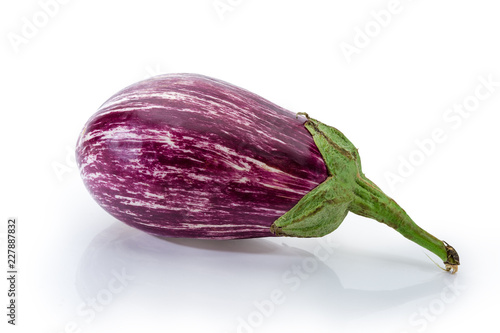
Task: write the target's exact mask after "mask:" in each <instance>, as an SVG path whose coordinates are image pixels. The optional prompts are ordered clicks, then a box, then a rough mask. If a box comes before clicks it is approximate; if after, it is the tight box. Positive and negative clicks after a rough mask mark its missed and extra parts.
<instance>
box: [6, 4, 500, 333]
mask: <svg viewBox="0 0 500 333" xmlns="http://www.w3.org/2000/svg"><path fill="white" fill-rule="evenodd" d="M42 2H43V3H47V2H50V1H48V0H46V1H43V0H42ZM221 2H223V3H232V5H231V6H232V7H231V8H232V10H229V11H227V12H226V13H225V14H224V20H221V19H220V18H219V16H218V14H217V12H216V10H215V9H214V7H213V3H214V1H212V0H210V1H170V0H169V1H164V2H162V3H161V4H159V3H158V2H157V1H152V0H146V1H141V2H140V3H139V2H123V1H121V2H120V1H106V2H99V1H85V2H81V1H71V2H68V3H67V4H64V5H62V4H61V5H59V7H57V11H56V9H55V8H56V7H51V8H52V12H51V13H52V16H50V17H49V16H48V14H47V18H48V19H47V22H46V23H45V24H43V23H44V21H37V22H38V24H39V25H40V27H39V28H38V29H37V30H36V32H34V31H32V35H30V37H29V38H25V39H26V43H22V44H19V47H13V45H12V43H11V41H9V38H11V37H9V36H12V34H18V35H19V34H23V24H25V23H24V22H25V20H24V19H23V18H26V19H27V20H28V21H30V22H32V21H33V20H34V17H35V19H36V20H43V18H44V16H43V15H42V14H39V13H40V11H43V10H49V11H50V9H42V7H41V5H40V3H39V2H37V1H31V0H30V1H18V2H15V3H13V2H3V3H2V4H1V5H0V22H1V32H2V36H4V38H3V39H2V40H3V42H2V43H0V48H1V52H2V53H1V54H2V55H1V57H2V58H1V59H2V61H1V62H0V72H1V73H2V75H0V85H1V86H0V87H1V91H2V92H3V93H2V95H1V96H2V98H1V99H0V109H1V110H2V129H1V130H0V142H1V146H0V149H1V155H0V156H1V162H0V170H1V172H0V184H1V185H2V186H1V188H0V218H1V219H2V221H5V220H6V219H7V217H8V216H17V217H18V218H19V242H18V246H19V251H18V267H19V281H18V282H19V284H18V291H19V296H18V304H19V308H18V326H16V327H12V326H10V325H8V324H7V323H6V316H5V314H4V313H5V312H6V310H2V312H1V313H0V314H1V316H0V318H3V319H1V323H0V325H1V327H2V328H1V331H2V332H9V333H10V332H18V331H20V332H35V331H36V332H47V333H48V332H57V333H62V332H97V333H100V332H113V331H117V332H119V331H121V332H137V331H141V332H165V331H169V332H216V333H220V332H242V333H249V332H255V333H261V332H306V331H307V332H317V333H319V332H332V331H339V332H363V333H365V332H370V333H372V332H375V333H377V332H381V333H382V332H383V333H388V332H389V333H392V332H394V333H404V332H406V333H421V332H471V331H473V332H476V331H477V332H480V331H485V332H488V331H491V327H496V326H497V316H498V311H499V310H500V308H499V306H498V301H497V298H498V296H500V287H499V284H498V282H497V281H498V276H499V273H500V269H499V265H498V255H499V253H500V245H499V242H498V235H499V234H500V227H499V225H500V224H499V222H500V221H499V218H498V214H497V212H496V210H497V209H496V208H497V207H498V202H499V199H500V196H499V194H498V188H499V187H500V180H499V178H498V177H497V176H496V172H497V170H500V161H499V159H498V143H499V142H500V135H499V134H498V124H499V123H500V113H499V112H498V110H499V107H500V83H499V82H500V65H499V62H498V59H500V44H499V43H498V33H497V32H498V31H500V21H499V20H498V10H499V9H500V8H499V7H498V5H497V4H496V3H494V2H491V1H475V2H457V1H442V2H439V3H438V4H437V3H435V2H431V1H411V2H410V1H401V2H400V6H401V8H400V10H399V11H398V12H397V14H393V15H392V16H391V20H390V22H389V23H387V26H385V27H382V28H381V29H380V31H379V32H378V34H375V33H374V36H373V37H371V38H370V42H369V43H367V44H366V45H365V46H363V47H362V48H359V53H356V54H354V55H352V57H351V58H350V59H351V62H348V61H347V58H346V57H345V56H344V54H343V53H342V51H341V45H344V44H342V43H343V42H345V43H353V42H354V40H355V39H356V38H362V37H356V36H357V35H356V34H357V31H358V30H357V28H360V29H364V28H365V27H366V26H368V27H370V26H374V24H373V23H371V22H376V20H375V18H374V16H373V14H370V12H371V11H375V12H376V13H381V12H380V11H381V10H385V9H387V10H388V8H389V6H392V5H390V3H394V2H390V1H387V2H383V1H382V2H377V3H374V2H371V1H361V2H359V1H358V2H355V3H352V4H351V3H347V2H345V1H342V2H340V1H336V2H332V1H316V2H311V3H305V2H304V1H284V0H283V1H273V2H269V1H268V2H262V1H260V2H259V1H225V0H222V1H221ZM50 3H53V1H52V2H50ZM44 8H47V7H44ZM396 11H397V10H396ZM374 27H375V26H374ZM25 29H28V30H29V28H25ZM24 33H27V31H24ZM375 35H376V36H375ZM358 42H360V40H358ZM16 49H18V52H16ZM164 72H195V73H201V74H205V75H210V76H213V77H217V78H220V79H223V80H225V81H228V82H231V83H233V84H236V85H239V86H241V87H243V88H246V89H248V90H251V91H253V92H255V93H257V94H259V95H261V96H263V97H265V98H267V99H269V100H271V101H273V102H274V103H276V104H278V105H280V106H282V107H285V108H287V109H290V110H292V111H296V112H308V113H309V114H310V115H311V116H313V117H315V118H316V119H319V120H321V121H323V122H324V123H327V124H330V125H333V126H335V127H337V128H339V129H340V130H342V131H343V132H344V133H345V134H346V136H347V137H348V138H349V139H350V140H351V141H352V142H353V143H355V144H356V145H357V147H359V152H360V155H361V158H362V162H363V168H364V170H365V174H366V175H367V176H368V177H369V178H370V179H371V180H373V181H374V182H375V183H377V184H378V185H379V186H380V187H381V188H382V189H384V191H386V192H387V194H389V195H391V196H392V197H393V198H394V199H396V201H398V203H399V204H400V205H401V206H402V207H403V208H405V209H406V211H407V212H408V213H409V215H410V216H412V217H413V219H414V220H415V221H416V222H417V223H418V224H419V225H421V226H422V227H423V228H425V229H426V230H428V231H429V232H431V233H432V234H434V235H436V236H437V237H439V238H443V239H444V240H446V241H448V242H449V243H450V244H451V245H453V246H454V247H455V248H456V249H457V251H458V253H459V254H460V258H461V262H462V265H461V267H460V269H459V272H458V273H457V274H456V275H453V276H452V275H450V274H448V273H445V272H443V271H441V270H440V269H439V268H437V267H436V266H435V265H434V264H433V263H432V262H431V261H430V260H429V259H428V258H427V257H426V254H428V252H426V251H424V250H422V249H421V248H420V247H419V246H417V245H415V244H413V243H411V242H410V241H408V240H406V239H404V238H403V237H401V236H400V235H399V234H397V233H396V232H394V231H393V230H391V229H389V228H388V227H386V226H384V225H381V224H379V223H377V222H375V221H371V220H367V219H364V218H361V217H357V216H354V215H352V214H350V215H348V216H347V218H346V220H345V221H344V223H343V224H342V225H341V226H340V228H339V229H338V230H337V231H335V232H334V233H333V234H331V235H329V236H327V237H325V238H324V239H289V238H279V239H278V238H277V239H252V240H240V241H201V240H187V239H177V240H175V239H170V240H165V239H159V238H156V237H153V236H149V235H147V234H144V233H141V232H139V231H136V230H133V229H131V228H129V227H127V226H125V225H123V224H121V223H119V222H117V221H116V220H114V219H113V218H112V217H111V216H109V215H108V214H107V213H105V212H104V211H103V210H102V209H101V208H100V207H99V206H98V205H97V204H96V203H95V202H94V201H93V200H92V198H91V197H90V196H89V194H88V193H87V191H86V190H85V188H84V186H83V184H82V182H81V180H80V178H79V176H78V172H77V170H76V167H75V164H74V157H73V149H74V146H75V144H76V140H77V138H78V135H79V134H80V131H81V129H82V127H83V124H84V123H85V121H86V120H87V119H88V118H89V117H90V115H91V114H93V113H94V112H95V110H97V108H98V107H99V106H100V104H101V103H103V102H104V101H105V100H106V99H107V98H108V97H110V96H111V95H112V94H114V93H115V92H117V91H118V90H119V89H121V88H123V87H125V86H126V85H128V84H130V83H133V82H135V81H138V80H141V79H143V78H145V77H148V76H150V75H152V74H160V73H164ZM488 80H490V81H491V82H490V83H485V81H488ZM476 100H477V103H476V102H475V101H476ZM467 103H468V106H467ZM475 103H476V104H475ZM467 108H469V109H470V111H467ZM429 140H433V142H434V144H433V145H432V144H430V143H429ZM425 143H427V146H426V145H425ZM422 147H423V148H422ZM409 160H412V161H413V162H412V164H411V165H408V163H409V162H405V161H409ZM388 173H392V175H393V176H394V175H396V176H399V177H400V179H399V180H400V182H397V183H392V185H391V182H390V181H389V180H388V178H387V176H388ZM0 225H2V227H1V229H0V236H1V237H0V241H1V244H0V245H1V246H2V249H5V246H6V239H5V230H6V229H5V227H4V226H5V224H4V222H2V223H1V224H0ZM0 252H1V253H4V254H2V255H1V256H0V262H1V267H2V273H1V274H6V273H5V271H6V269H5V263H6V256H5V251H4V250H2V251H0ZM429 255H430V256H431V258H432V259H433V260H437V258H436V257H434V256H432V255H431V254H429ZM2 276H4V275H2ZM0 281H2V282H1V283H0V295H2V296H1V297H0V298H1V299H0V304H6V302H7V297H6V291H7V284H6V279H5V278H4V277H2V278H1V279H0ZM2 308H4V307H2Z"/></svg>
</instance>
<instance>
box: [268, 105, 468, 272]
mask: <svg viewBox="0 0 500 333" xmlns="http://www.w3.org/2000/svg"><path fill="white" fill-rule="evenodd" d="M303 115H305V117H306V118H307V121H306V122H305V123H304V127H305V128H306V129H307V130H308V131H309V133H311V135H312V137H313V139H314V142H315V143H316V146H317V147H318V149H319V151H320V153H321V156H322V157H323V160H324V161H325V166H326V168H327V171H328V177H327V179H326V180H325V181H324V182H323V183H321V184H319V185H318V186H317V187H316V188H314V189H313V190H312V191H311V192H309V193H308V194H306V195H305V196H304V197H303V198H302V199H301V200H300V201H299V202H298V203H297V204H296V205H295V206H294V207H293V208H292V209H290V210H289V211H288V212H286V213H285V214H283V215H282V216H281V217H279V218H278V219H277V220H276V221H274V223H273V225H272V226H271V232H272V233H274V234H276V235H280V236H294V237H321V236H323V235H326V234H328V233H330V232H332V231H333V230H335V229H337V227H338V226H339V225H340V224H341V223H342V221H343V220H344V218H345V216H346V215H347V213H348V212H349V211H351V212H353V213H355V214H358V215H362V216H366V217H369V218H372V219H375V220H377V221H379V222H382V223H385V224H387V225H388V226H390V227H392V228H394V229H395V230H396V231H398V232H399V233H401V234H402V235H403V236H404V237H406V238H408V239H409V240H411V241H413V242H415V243H417V244H419V245H421V246H423V247H424V248H426V249H428V250H429V251H431V252H432V253H434V254H436V255H437V256H438V257H439V258H441V259H442V260H443V261H444V263H445V265H446V270H447V271H450V270H451V271H452V273H454V272H456V271H457V268H458V265H459V264H460V261H459V258H458V254H457V252H456V251H455V249H454V248H453V247H451V246H450V245H448V243H446V242H444V241H442V240H439V239H437V238H436V237H434V236H432V235H431V234H429V233H428V232H427V231H425V230H424V229H422V228H420V227H419V226H418V225H416V224H415V222H413V220H412V219H411V218H410V217H409V216H408V214H406V212H405V211H404V210H403V208H401V207H400V206H399V205H398V204H397V203H396V202H395V201H394V200H392V199H391V198H389V197H388V196H387V195H385V194H384V192H382V190H380V189H379V188H378V187H377V185H375V184H374V183H373V182H371V181H370V180H369V179H367V178H366V177H365V176H364V174H363V172H362V170H361V161H360V157H359V153H358V150H357V149H356V147H355V146H354V145H353V144H352V143H351V141H349V139H347V138H346V137H345V135H344V134H342V133H341V132H340V131H339V130H337V129H336V128H334V127H331V126H328V125H325V124H323V123H322V122H320V121H317V120H315V119H312V118H309V116H308V115H307V114H303Z"/></svg>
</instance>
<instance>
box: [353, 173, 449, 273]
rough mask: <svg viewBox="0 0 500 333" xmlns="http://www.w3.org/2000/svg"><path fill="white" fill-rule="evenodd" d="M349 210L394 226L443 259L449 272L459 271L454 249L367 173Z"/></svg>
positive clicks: (357, 186)
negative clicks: (369, 177)
mask: <svg viewBox="0 0 500 333" xmlns="http://www.w3.org/2000/svg"><path fill="white" fill-rule="evenodd" d="M349 210H350V211H351V212H353V213H355V214H358V215H361V216H365V217H369V218H372V219H375V220H377V221H379V222H381V223H384V224H386V225H388V226H390V227H391V228H393V229H395V230H396V231H397V232H399V233H400V234H401V235H403V236H404V237H406V238H408V239H409V240H411V241H413V242H415V243H417V244H419V245H420V246H422V247H424V248H426V249H427V250H429V251H431V252H432V253H434V254H436V255H437V256H438V257H439V258H441V259H442V260H443V262H444V263H445V265H446V268H447V270H453V271H456V269H457V267H456V266H458V265H459V259H458V254H457V253H456V251H455V250H454V249H453V247H451V246H450V245H448V244H447V243H446V242H444V241H442V240H439V239H438V238H436V237H434V236H433V235H431V234H430V233H428V232H427V231H425V230H424V229H422V228H421V227H419V226H418V225H417V224H416V223H415V222H414V221H413V220H412V219H411V218H410V217H409V216H408V214H407V213H406V212H405V211H404V209H403V208H401V206H399V205H398V204H397V203H396V202H395V201H394V200H393V199H391V198H390V197H388V196H387V195H386V194H385V193H384V192H382V190H380V188H378V187H377V186H376V185H375V184H374V183H373V182H371V181H370V180H369V179H367V178H366V177H365V176H364V175H363V174H359V173H358V177H356V185H355V187H354V199H353V201H352V202H351V204H350V206H349Z"/></svg>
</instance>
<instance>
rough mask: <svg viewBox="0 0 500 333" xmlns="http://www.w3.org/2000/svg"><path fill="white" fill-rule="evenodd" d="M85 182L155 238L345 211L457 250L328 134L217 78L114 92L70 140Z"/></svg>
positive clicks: (277, 231)
mask: <svg viewBox="0 0 500 333" xmlns="http://www.w3.org/2000/svg"><path fill="white" fill-rule="evenodd" d="M76 160H77V164H78V167H79V170H80V174H81V177H82V179H83V182H84V184H85V186H86V188H87V189H88V191H89V192H90V194H91V195H92V197H93V198H94V199H95V201H96V202H97V203H98V204H99V205H100V206H101V207H102V208H104V209H105V210H106V211H107V212H108V213H109V214H111V215H112V216H114V217H115V218H117V219H118V220H120V221H122V222H124V223H126V224H128V225H130V226H132V227H135V228H137V229H140V230H143V231H145V232H148V233H151V234H154V235H158V236H164V237H189V238H209V239H238V238H254V237H273V236H294V237H320V236H323V235H326V234H328V233H330V232H332V231H334V230H335V229H336V228H337V227H338V226H339V225H340V223H341V222H342V221H343V220H344V218H345V216H346V215H347V213H348V212H349V211H350V212H353V213H355V214H359V215H362V216H366V217H370V218H373V219H376V220H377V221H379V222H382V223H385V224H387V225H389V226H390V227H392V228H394V229H395V230H397V231H398V232H400V233H401V234H402V235H403V236H405V237H407V238H408V239H410V240H412V241H414V242H416V243H417V244H419V245H421V246H423V247H425V248H427V249H428V250H430V251H431V252H433V253H435V254H436V255H438V256H439V257H440V258H441V259H443V261H444V263H445V266H446V270H450V271H451V272H452V273H454V272H456V270H457V267H458V265H459V257H458V254H457V252H456V251H455V250H454V249H453V247H451V246H450V245H448V244H447V243H446V242H444V241H441V240H439V239H437V238H436V237H434V236H432V235H431V234H429V233H428V232H426V231H425V230H423V229H421V228H420V227H418V226H417V225H416V224H415V223H414V222H413V221H412V220H411V219H410V217H409V216H408V215H407V214H406V212H405V211H404V210H403V209H402V208H401V207H400V206H399V205H398V204H396V202H395V201H394V200H392V199H391V198H389V197H388V196H387V195H385V194H384V193H383V192H382V191H381V190H380V188H379V187H377V186H376V185H375V184H374V183H373V182H371V181H370V180H368V179H367V178H366V177H365V176H364V174H363V172H362V171H361V164H360V158H359V154H358V151H357V149H356V148H355V147H354V145H353V144H352V143H351V142H350V141H349V140H348V139H347V138H346V137H345V136H344V135H343V134H342V133H341V132H340V131H338V130H337V129H335V128H333V127H330V126H328V125H325V124H323V123H321V122H320V121H318V120H315V119H312V118H310V117H309V116H308V115H307V114H294V113H292V112H290V111H288V110H286V109H284V108H281V107H279V106H277V105H275V104H273V103H271V102H269V101H268V100H266V99H264V98H262V97H260V96H258V95H256V94H254V93H251V92H249V91H247V90H245V89H242V88H239V87H236V86H234V85H232V84H229V83H227V82H224V81H221V80H217V79H214V78H210V77H207V76H203V75H197V74H166V75H160V76H156V77H153V78H150V79H147V80H144V81H141V82H138V83H135V84H132V85H131V86H129V87H127V88H125V89H123V90H121V91H119V92H118V93H116V94H115V95H113V96H112V97H111V98H110V99H108V100H107V101H106V102H105V103H104V104H103V105H102V106H101V107H100V108H99V109H98V111H97V112H96V113H95V114H94V115H93V116H92V117H91V118H90V119H89V120H88V121H87V123H86V125H85V126H84V128H83V130H82V132H81V133H80V136H79V138H78V141H77V147H76Z"/></svg>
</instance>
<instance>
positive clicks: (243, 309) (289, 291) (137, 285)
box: [76, 223, 451, 325]
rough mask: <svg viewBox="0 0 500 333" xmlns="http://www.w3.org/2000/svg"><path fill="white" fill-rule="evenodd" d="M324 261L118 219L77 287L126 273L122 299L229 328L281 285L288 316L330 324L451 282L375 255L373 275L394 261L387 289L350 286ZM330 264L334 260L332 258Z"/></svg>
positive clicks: (86, 258)
mask: <svg viewBox="0 0 500 333" xmlns="http://www.w3.org/2000/svg"><path fill="white" fill-rule="evenodd" d="M321 246H322V250H321V251H320V254H321V256H323V257H324V256H326V253H331V255H332V256H335V257H336V258H341V257H342V256H345V255H349V254H346V253H343V250H342V249H336V250H335V251H333V250H332V249H327V248H326V247H327V246H328V245H327V244H324V245H321ZM339 256H341V257H339ZM323 259H324V258H323ZM323 259H319V258H318V257H316V256H315V255H313V254H312V253H311V252H309V251H306V250H303V249H299V248H295V247H291V246H282V245H281V244H277V243H275V242H273V241H270V240H266V239H247V240H239V241H235V240H225V241H213V240H198V239H173V238H169V239H162V238H157V237H154V236H151V235H148V234H145V233H138V232H135V231H134V230H133V229H131V228H128V227H126V226H123V225H121V224H118V223H115V224H113V225H112V226H110V227H109V228H107V229H106V230H104V231H103V232H101V233H100V234H98V235H97V236H96V237H95V238H94V239H93V240H92V241H91V243H90V244H89V246H88V248H87V249H86V251H85V253H84V254H83V257H82V259H81V261H80V263H79V266H78V271H77V283H76V287H77V291H78V292H79V294H80V296H81V297H82V299H84V300H85V299H89V298H95V297H96V295H98V294H99V291H100V290H101V289H102V288H105V287H106V286H107V285H108V283H109V281H110V279H113V277H114V276H113V272H122V271H125V272H126V274H128V275H130V276H133V277H134V279H133V280H132V281H131V282H130V284H129V285H128V286H127V287H125V288H124V291H123V296H121V295H120V296H117V297H126V300H127V302H129V303H130V304H145V303H149V306H148V307H145V311H151V310H150V309H152V308H155V309H156V310H155V312H153V313H149V315H151V316H153V315H154V314H156V313H165V314H166V313H176V311H185V314H184V315H182V314H181V313H179V314H178V315H179V316H181V317H182V316H184V317H185V318H187V316H188V315H187V313H189V316H192V317H193V318H195V317H200V316H201V317H203V316H207V317H211V318H212V320H213V318H217V319H216V320H217V321H220V322H221V323H222V322H226V323H229V324H230V325H234V322H233V321H234V319H235V318H237V317H238V316H245V314H247V313H248V311H249V310H248V309H250V310H252V307H253V304H254V302H255V301H262V300H263V299H265V298H266V297H269V295H270V294H271V292H272V291H273V290H275V289H278V290H280V291H282V293H283V298H284V299H285V300H286V302H285V303H283V305H282V306H283V307H285V306H286V307H287V310H286V311H287V313H295V312H301V313H302V316H304V315H305V316H306V317H305V318H307V317H308V316H309V314H311V315H312V314H313V313H314V314H315V315H319V316H321V317H323V318H324V319H323V320H325V321H327V320H329V321H332V322H336V323H339V324H342V323H343V324H349V322H350V321H351V320H355V319H358V318H360V317H363V316H368V315H370V314H372V313H377V312H382V311H385V310H388V309H391V308H395V307H398V306H401V305H403V304H405V303H408V302H414V303H415V304H414V305H412V306H411V308H413V307H418V306H423V305H425V304H427V301H426V300H421V299H425V298H427V297H429V296H433V295H439V294H440V293H441V292H442V290H443V288H445V287H446V281H445V280H446V279H443V276H441V275H440V274H437V275H436V274H433V273H432V271H431V273H430V275H432V279H430V280H429V281H427V282H422V278H423V276H422V275H421V274H410V275H411V276H414V280H412V278H411V277H410V278H408V271H407V270H396V269H395V266H399V265H401V264H400V263H392V264H391V263H390V262H388V261H387V259H388V258H382V259H381V260H380V261H378V260H377V258H374V257H372V258H369V259H367V260H366V264H363V262H361V263H359V264H360V265H363V266H365V267H366V266H371V264H370V263H369V262H370V261H375V263H373V262H372V264H373V267H374V268H373V270H372V272H371V275H372V276H373V275H374V276H377V275H378V276H382V275H384V273H383V271H384V268H383V267H387V265H392V266H393V267H392V269H391V271H393V272H394V273H393V275H391V277H390V279H387V277H385V278H384V281H386V282H385V283H381V286H380V288H381V289H384V288H385V289H386V290H380V289H379V290H362V289H353V288H345V287H344V286H343V284H342V282H341V280H340V279H339V277H338V276H337V274H336V272H335V271H334V270H332V268H331V267H330V266H329V265H327V264H325V262H324V261H323ZM311 262H316V264H317V265H316V266H315V269H314V270H313V271H312V272H311V271H305V270H304V271H303V272H305V273H307V275H308V277H307V278H306V279H303V278H301V277H300V275H298V274H295V273H294V269H293V268H294V267H296V266H303V265H304V263H311ZM326 262H327V263H329V264H333V262H334V260H333V257H332V259H331V260H326ZM307 265H308V264H306V266H307ZM377 267H378V268H377ZM408 267H412V266H408ZM408 269H410V270H411V269H412V268H408ZM418 269H420V268H417V270H418ZM450 278H451V277H450ZM297 279H300V284H298V283H297ZM363 281H364V278H363ZM352 282H353V281H351V282H350V284H351V285H352ZM355 284H358V285H359V284H364V282H359V283H355ZM297 286H298V287H297ZM396 286H399V287H396ZM305 303H307V311H305V310H304V304H305ZM130 306H131V307H133V306H132V305H130ZM277 307H279V306H277ZM304 311H305V312H304ZM391 311H392V310H391ZM169 317H170V316H167V317H165V320H167V319H168V318H169ZM288 317H289V316H287V318H288ZM302 318H304V317H302ZM144 319H146V318H144Z"/></svg>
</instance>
